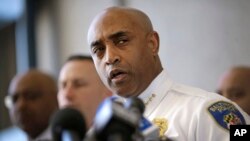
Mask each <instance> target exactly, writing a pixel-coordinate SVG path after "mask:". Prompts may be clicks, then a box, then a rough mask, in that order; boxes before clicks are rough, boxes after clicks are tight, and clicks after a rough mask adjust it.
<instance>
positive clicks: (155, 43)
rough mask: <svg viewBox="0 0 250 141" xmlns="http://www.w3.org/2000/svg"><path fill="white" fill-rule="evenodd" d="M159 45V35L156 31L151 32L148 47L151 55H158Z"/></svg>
mask: <svg viewBox="0 0 250 141" xmlns="http://www.w3.org/2000/svg"><path fill="white" fill-rule="evenodd" d="M159 44H160V39H159V35H158V33H157V32H156V31H153V32H152V33H151V35H150V39H149V47H150V48H151V50H152V53H153V55H154V56H155V55H158V52H159Z"/></svg>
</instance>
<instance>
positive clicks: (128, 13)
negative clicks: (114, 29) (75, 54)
mask: <svg viewBox="0 0 250 141" xmlns="http://www.w3.org/2000/svg"><path fill="white" fill-rule="evenodd" d="M114 21H115V22H117V21H119V22H120V24H123V25H124V26H128V24H126V23H128V22H129V23H130V24H129V25H130V26H131V27H134V28H135V29H137V30H142V31H144V32H145V34H146V33H149V32H152V31H153V26H152V23H151V21H150V19H149V17H148V16H147V15H146V14H145V13H143V12H142V11H140V10H138V9H134V8H126V7H110V8H107V9H105V10H104V11H103V12H101V13H100V14H98V15H97V16H96V17H95V19H94V20H93V22H92V23H91V26H90V28H89V31H88V42H89V44H91V36H92V34H91V33H93V32H95V30H98V29H96V28H97V27H98V26H100V24H103V25H110V26H112V25H113V23H114ZM101 28H102V26H101ZM124 28H125V29H126V27H124Z"/></svg>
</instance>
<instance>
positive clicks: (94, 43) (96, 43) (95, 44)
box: [90, 40, 102, 48]
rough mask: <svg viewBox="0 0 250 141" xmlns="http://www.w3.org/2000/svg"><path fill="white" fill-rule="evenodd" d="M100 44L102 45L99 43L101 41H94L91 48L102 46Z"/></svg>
mask: <svg viewBox="0 0 250 141" xmlns="http://www.w3.org/2000/svg"><path fill="white" fill-rule="evenodd" d="M100 44H102V42H101V41H99V40H96V41H93V42H92V43H91V44H90V47H91V48H92V47H94V46H97V45H100Z"/></svg>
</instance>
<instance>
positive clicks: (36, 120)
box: [5, 69, 58, 141]
mask: <svg viewBox="0 0 250 141" xmlns="http://www.w3.org/2000/svg"><path fill="white" fill-rule="evenodd" d="M5 105H6V106H7V108H8V109H9V115H10V118H11V121H12V123H13V124H14V125H16V126H17V127H19V128H20V129H22V130H23V131H24V132H25V133H26V134H27V136H28V139H27V140H28V141H40V140H46V141H52V135H51V131H50V127H49V120H50V117H51V115H52V114H53V113H54V112H55V111H56V110H57V109H58V102H57V85H56V82H55V80H54V79H53V77H51V76H50V75H48V74H46V73H44V72H41V71H39V70H36V69H31V70H28V71H27V72H25V73H22V74H17V75H16V76H15V77H14V78H13V79H12V80H11V83H10V85H9V91H8V95H7V96H6V98H5Z"/></svg>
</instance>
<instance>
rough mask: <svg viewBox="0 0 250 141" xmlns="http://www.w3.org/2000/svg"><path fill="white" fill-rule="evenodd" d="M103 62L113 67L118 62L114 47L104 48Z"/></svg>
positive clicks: (118, 58)
mask: <svg viewBox="0 0 250 141" xmlns="http://www.w3.org/2000/svg"><path fill="white" fill-rule="evenodd" d="M105 62H106V64H107V65H115V64H117V63H119V62H120V56H119V52H118V50H117V49H115V47H113V46H111V45H109V46H107V47H106V54H105Z"/></svg>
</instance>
